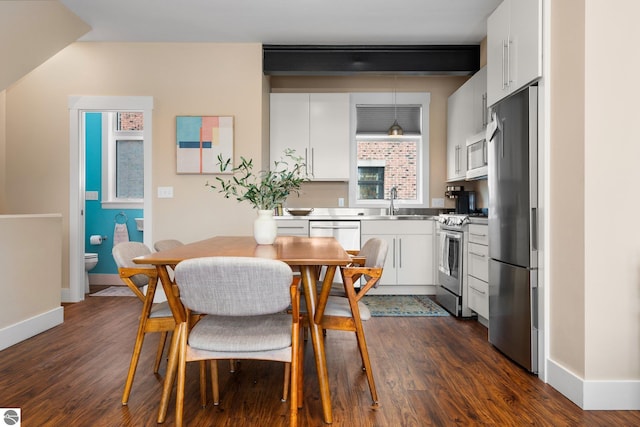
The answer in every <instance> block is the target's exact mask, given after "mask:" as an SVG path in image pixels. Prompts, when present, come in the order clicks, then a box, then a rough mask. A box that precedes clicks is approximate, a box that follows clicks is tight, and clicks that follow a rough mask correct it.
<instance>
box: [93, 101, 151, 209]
mask: <svg viewBox="0 0 640 427" xmlns="http://www.w3.org/2000/svg"><path fill="white" fill-rule="evenodd" d="M102 116H103V120H102V134H103V138H102V141H103V143H102V150H103V152H102V203H103V205H104V204H108V205H109V206H108V207H109V208H142V204H143V199H144V139H143V130H144V129H143V114H142V113H141V112H107V113H103V115H102Z"/></svg>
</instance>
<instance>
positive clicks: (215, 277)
mask: <svg viewBox="0 0 640 427" xmlns="http://www.w3.org/2000/svg"><path fill="white" fill-rule="evenodd" d="M175 280H176V284H177V285H178V289H179V290H180V299H181V300H182V303H183V304H184V305H185V307H187V308H189V309H191V310H194V311H198V312H199V313H204V314H213V315H219V316H251V315H261V314H272V313H278V312H280V311H283V310H286V309H287V308H288V307H289V305H290V304H291V295H290V293H289V287H290V285H291V282H292V280H293V272H292V271H291V268H290V267H289V266H288V265H287V264H285V263H284V262H282V261H278V260H272V259H264V258H245V257H207V258H193V259H189V260H185V261H182V262H181V263H180V264H178V265H177V266H176V270H175Z"/></svg>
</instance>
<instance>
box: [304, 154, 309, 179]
mask: <svg viewBox="0 0 640 427" xmlns="http://www.w3.org/2000/svg"><path fill="white" fill-rule="evenodd" d="M304 168H305V170H306V172H307V175H308V174H309V156H308V155H307V149H306V148H305V149H304Z"/></svg>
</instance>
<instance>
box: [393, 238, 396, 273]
mask: <svg viewBox="0 0 640 427" xmlns="http://www.w3.org/2000/svg"><path fill="white" fill-rule="evenodd" d="M393 268H396V239H395V238H394V239H393Z"/></svg>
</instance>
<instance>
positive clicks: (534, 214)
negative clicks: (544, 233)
mask: <svg viewBox="0 0 640 427" xmlns="http://www.w3.org/2000/svg"><path fill="white" fill-rule="evenodd" d="M531 249H532V250H534V251H537V250H538V208H531Z"/></svg>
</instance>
